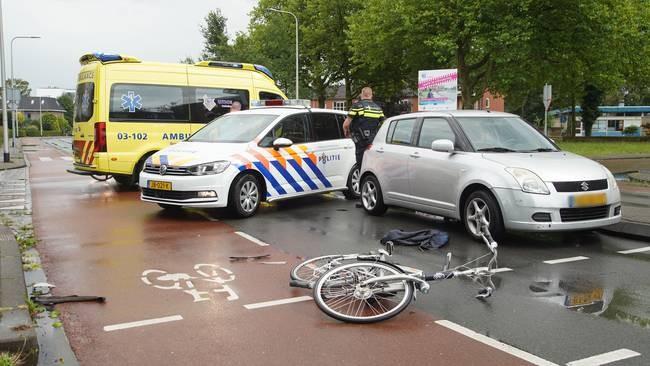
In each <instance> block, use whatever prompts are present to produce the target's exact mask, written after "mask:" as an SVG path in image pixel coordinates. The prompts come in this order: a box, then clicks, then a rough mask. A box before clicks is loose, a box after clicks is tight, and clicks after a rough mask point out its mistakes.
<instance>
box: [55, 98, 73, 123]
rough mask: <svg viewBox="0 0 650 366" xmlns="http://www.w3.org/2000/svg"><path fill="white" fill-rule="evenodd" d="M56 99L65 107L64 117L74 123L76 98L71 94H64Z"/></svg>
mask: <svg viewBox="0 0 650 366" xmlns="http://www.w3.org/2000/svg"><path fill="white" fill-rule="evenodd" d="M56 100H57V101H58V102H59V104H60V105H61V107H63V109H65V113H64V114H63V117H64V118H65V120H66V121H67V122H68V124H70V125H72V118H73V117H74V99H73V98H72V96H70V94H63V95H62V96H60V97H58V98H57V99H56Z"/></svg>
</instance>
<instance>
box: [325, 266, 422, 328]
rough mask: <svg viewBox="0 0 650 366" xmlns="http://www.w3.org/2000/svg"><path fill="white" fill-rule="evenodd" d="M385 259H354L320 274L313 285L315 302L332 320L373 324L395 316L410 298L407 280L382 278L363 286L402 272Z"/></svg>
mask: <svg viewBox="0 0 650 366" xmlns="http://www.w3.org/2000/svg"><path fill="white" fill-rule="evenodd" d="M402 273H403V271H402V270H401V269H399V268H398V267H396V266H394V265H392V264H389V263H384V262H367V263H365V262H355V263H350V264H345V265H342V266H338V267H335V268H333V269H332V270H330V271H329V272H327V273H325V274H323V276H322V277H321V278H320V279H319V280H318V281H317V282H316V285H315V286H314V300H315V301H316V305H318V307H319V308H320V309H321V310H322V311H323V312H324V313H325V314H327V315H329V316H331V317H332V318H334V319H337V320H341V321H344V322H349V323H374V322H378V321H382V320H386V319H389V318H392V317H394V316H395V315H397V314H399V313H400V312H402V310H404V309H405V308H406V307H407V306H408V304H409V303H410V302H411V299H412V298H413V291H414V287H413V283H412V282H411V281H409V280H385V281H379V282H374V283H370V284H368V285H362V284H361V283H362V282H363V281H365V280H367V279H371V278H376V277H382V276H388V275H396V274H402Z"/></svg>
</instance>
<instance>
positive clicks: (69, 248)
mask: <svg viewBox="0 0 650 366" xmlns="http://www.w3.org/2000/svg"><path fill="white" fill-rule="evenodd" d="M41 147H42V148H43V150H42V151H38V152H36V153H32V154H30V155H29V160H30V163H31V168H30V183H31V191H32V204H33V219H34V227H35V232H36V235H37V238H38V239H39V245H38V249H39V252H40V254H41V257H42V261H43V266H44V269H45V271H46V273H47V275H48V280H49V282H50V283H54V284H55V285H56V286H57V287H56V288H55V289H54V294H55V295H73V294H76V295H98V296H104V297H106V299H107V301H106V303H104V304H97V303H67V304H61V305H58V306H57V308H58V309H59V310H61V313H62V320H63V323H64V327H65V331H66V333H67V335H68V338H69V340H70V343H71V345H72V348H73V350H74V351H75V354H76V355H77V357H78V359H79V360H80V362H81V364H84V365H109V364H110V365H183V364H189V363H192V364H200V365H204V364H205V365H208V364H210V365H215V364H216V365H254V364H265V365H304V364H313V365H319V364H331V363H332V361H333V360H336V361H337V362H339V363H343V364H355V365H364V364H395V365H402V364H404V365H406V364H409V365H414V364H427V365H473V364H476V365H479V364H480V365H522V364H528V363H527V362H525V361H523V360H522V359H519V358H516V357H513V356H511V355H509V354H507V353H505V352H502V351H499V350H496V349H494V348H492V347H489V346H487V345H485V344H482V343H479V342H477V341H475V340H473V339H471V338H468V337H466V336H464V335H461V334H459V333H456V332H454V331H452V330H450V329H447V328H445V327H443V326H441V325H439V324H437V323H435V321H436V320H437V319H434V318H432V317H431V316H429V315H428V314H425V313H423V312H421V311H416V310H415V309H414V308H409V309H407V310H405V311H404V312H403V313H402V314H400V315H399V316H398V317H396V318H394V319H392V320H389V321H385V322H382V323H377V324H370V325H355V324H345V323H341V322H338V321H335V320H333V319H331V318H329V317H327V316H326V315H325V314H323V313H321V312H320V311H319V310H318V308H317V307H316V305H315V304H314V303H313V301H300V302H295V303H287V304H281V305H275V306H267V307H260V308H253V309H249V308H247V307H245V306H244V305H250V304H258V303H263V302H267V301H273V300H282V299H289V298H298V297H303V296H311V292H310V291H307V290H302V289H292V288H290V287H289V286H288V278H289V275H288V273H289V270H290V268H291V266H293V265H294V264H295V263H297V262H298V261H299V259H298V258H297V257H296V256H295V255H292V254H290V253H285V252H282V251H280V250H278V249H276V248H275V247H274V246H272V245H270V246H261V245H258V244H257V243H255V242H254V241H251V240H248V239H247V238H245V237H243V236H241V235H238V234H237V233H235V229H234V228H233V227H231V226H229V225H227V224H225V223H223V222H220V221H213V220H211V218H210V216H208V215H207V214H206V213H204V212H201V211H187V212H185V213H181V214H178V213H166V212H163V211H161V210H160V209H159V208H158V207H156V206H153V205H150V204H145V203H142V202H140V200H139V193H138V192H120V191H119V190H117V189H116V186H115V185H114V183H112V182H110V183H105V182H96V181H93V180H91V179H90V178H88V177H79V176H75V175H71V174H69V173H66V172H65V169H66V168H67V167H69V166H70V162H69V161H66V160H63V158H62V157H63V156H64V155H63V154H62V153H60V152H59V151H57V150H54V149H53V148H46V145H44V144H43V145H42V146H41ZM40 157H49V158H50V159H44V160H43V159H40ZM250 220H263V213H262V215H258V216H256V217H254V218H251V219H250ZM295 238H296V240H300V232H299V231H298V230H297V231H296V233H295ZM262 239H263V238H262ZM266 254H268V255H269V256H268V257H265V258H263V259H258V260H252V259H249V260H238V261H231V260H230V257H231V256H257V255H266ZM282 262H286V263H284V264H283V263H282ZM148 322H154V324H148ZM155 322H158V323H155Z"/></svg>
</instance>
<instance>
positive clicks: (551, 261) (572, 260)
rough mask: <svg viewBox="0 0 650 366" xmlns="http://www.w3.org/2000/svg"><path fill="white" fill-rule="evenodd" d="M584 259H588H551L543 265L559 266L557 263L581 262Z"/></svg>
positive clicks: (581, 257) (579, 257) (578, 257)
mask: <svg viewBox="0 0 650 366" xmlns="http://www.w3.org/2000/svg"><path fill="white" fill-rule="evenodd" d="M585 259H589V257H583V256H577V257H570V258H560V259H551V260H547V261H544V263H546V264H559V263H567V262H576V261H583V260H585Z"/></svg>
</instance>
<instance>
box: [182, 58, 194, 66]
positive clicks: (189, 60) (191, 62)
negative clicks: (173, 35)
mask: <svg viewBox="0 0 650 366" xmlns="http://www.w3.org/2000/svg"><path fill="white" fill-rule="evenodd" d="M178 62H180V63H182V64H187V65H194V58H192V56H185V58H183V59H181V60H179V61H178Z"/></svg>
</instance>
